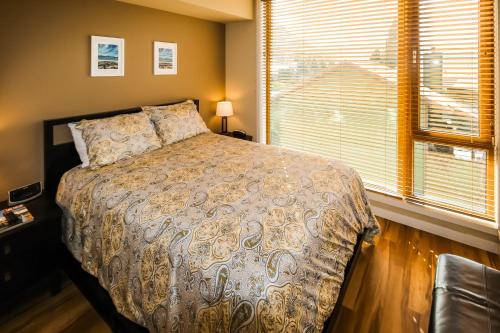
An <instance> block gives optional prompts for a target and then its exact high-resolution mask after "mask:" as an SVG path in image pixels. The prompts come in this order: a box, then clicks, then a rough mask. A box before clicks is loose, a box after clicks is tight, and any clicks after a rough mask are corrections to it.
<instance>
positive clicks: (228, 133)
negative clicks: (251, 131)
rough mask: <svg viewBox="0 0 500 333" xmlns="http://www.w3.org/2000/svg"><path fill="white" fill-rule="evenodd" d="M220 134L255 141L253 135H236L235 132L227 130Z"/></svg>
mask: <svg viewBox="0 0 500 333" xmlns="http://www.w3.org/2000/svg"><path fill="white" fill-rule="evenodd" d="M219 134H220V135H225V136H230V137H232V138H235V139H241V140H247V141H253V136H251V135H246V136H245V137H241V138H240V137H236V136H234V135H233V132H226V133H219Z"/></svg>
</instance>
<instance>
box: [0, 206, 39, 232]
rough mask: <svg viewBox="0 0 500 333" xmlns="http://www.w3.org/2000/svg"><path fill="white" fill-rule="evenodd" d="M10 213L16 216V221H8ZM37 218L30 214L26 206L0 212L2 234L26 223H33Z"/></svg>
mask: <svg viewBox="0 0 500 333" xmlns="http://www.w3.org/2000/svg"><path fill="white" fill-rule="evenodd" d="M9 213H13V214H14V217H15V218H14V219H11V220H10V221H9V219H7V217H6V216H7V215H8V214H9ZM34 220H35V218H34V217H33V215H31V213H30V212H29V210H28V208H26V206H25V205H17V206H13V207H9V208H5V209H3V210H0V233H1V232H4V231H7V230H10V229H13V228H16V227H18V226H20V225H23V224H25V223H30V222H33V221H34Z"/></svg>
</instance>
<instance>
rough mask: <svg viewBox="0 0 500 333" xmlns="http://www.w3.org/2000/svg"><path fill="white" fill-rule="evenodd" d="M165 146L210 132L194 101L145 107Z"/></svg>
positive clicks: (143, 108)
mask: <svg viewBox="0 0 500 333" xmlns="http://www.w3.org/2000/svg"><path fill="white" fill-rule="evenodd" d="M142 110H144V112H146V114H147V115H148V116H149V117H150V118H151V120H152V121H153V123H154V124H155V127H156V131H157V132H158V135H159V136H160V138H161V140H162V142H163V144H164V145H168V144H171V143H174V142H177V141H180V140H184V139H187V138H190V137H192V136H195V135H198V134H201V133H206V132H209V131H210V130H209V129H208V128H207V125H205V123H204V122H203V119H201V117H200V115H199V113H198V111H196V105H195V104H194V102H193V101H192V100H187V101H185V102H182V103H178V104H172V105H166V106H143V107H142Z"/></svg>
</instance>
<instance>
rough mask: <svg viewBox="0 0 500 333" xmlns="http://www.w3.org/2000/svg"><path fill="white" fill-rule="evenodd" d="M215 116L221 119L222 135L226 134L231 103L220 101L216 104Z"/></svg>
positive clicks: (231, 108) (231, 110)
mask: <svg viewBox="0 0 500 333" xmlns="http://www.w3.org/2000/svg"><path fill="white" fill-rule="evenodd" d="M215 114H216V115H217V116H219V117H222V133H227V117H229V116H232V115H233V114H234V112H233V103H231V102H229V101H221V102H218V103H217V111H216V112H215Z"/></svg>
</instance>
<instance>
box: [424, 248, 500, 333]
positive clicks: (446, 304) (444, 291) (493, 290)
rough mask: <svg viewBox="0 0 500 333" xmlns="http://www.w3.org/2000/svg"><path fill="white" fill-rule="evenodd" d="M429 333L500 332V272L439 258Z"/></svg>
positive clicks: (454, 258)
mask: <svg viewBox="0 0 500 333" xmlns="http://www.w3.org/2000/svg"><path fill="white" fill-rule="evenodd" d="M429 332H431V333H445V332H446V333H448V332H454V333H460V332H467V333H483V332H490V333H492V332H497V333H500V271H497V270H495V269H492V268H489V267H487V266H485V265H482V264H479V263H477V262H474V261H472V260H469V259H465V258H462V257H459V256H455V255H451V254H442V255H440V256H439V258H438V263H437V270H436V279H435V284H434V291H433V299H432V311H431V319H430V323H429Z"/></svg>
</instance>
